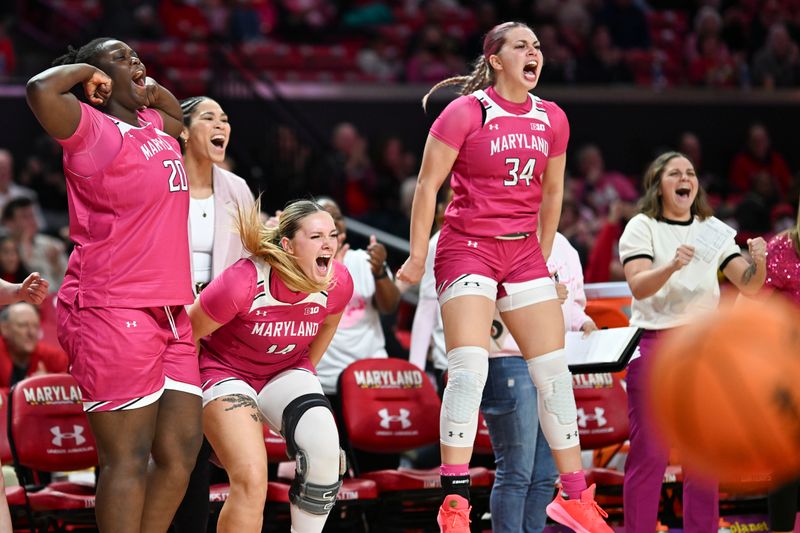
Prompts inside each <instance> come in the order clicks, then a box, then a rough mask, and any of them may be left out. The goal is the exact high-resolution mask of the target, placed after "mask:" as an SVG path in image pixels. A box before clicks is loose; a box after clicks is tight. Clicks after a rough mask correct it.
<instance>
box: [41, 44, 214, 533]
mask: <svg viewBox="0 0 800 533" xmlns="http://www.w3.org/2000/svg"><path fill="white" fill-rule="evenodd" d="M55 65H56V66H54V67H52V68H50V69H48V70H45V71H44V72H42V73H40V74H37V75H36V76H34V77H33V78H32V79H31V80H30V81H29V82H28V85H27V98H28V104H29V105H30V107H31V109H32V110H33V113H34V114H35V115H36V118H37V119H38V120H39V122H40V123H41V125H42V126H43V127H44V129H45V130H46V131H47V133H49V134H50V135H51V136H52V137H54V138H55V139H56V140H57V141H58V142H59V144H61V146H62V147H63V150H64V156H63V160H64V174H65V176H66V180H67V194H68V197H69V208H70V209H69V211H70V213H69V215H70V238H71V239H72V240H73V241H74V243H75V248H74V250H73V252H72V254H71V255H70V258H69V265H68V268H67V273H66V276H65V278H64V283H63V285H62V286H61V289H60V290H59V293H58V306H57V314H58V337H59V341H60V342H61V345H62V346H63V347H64V348H65V349H66V351H67V353H68V355H69V359H70V373H71V374H72V376H73V377H74V378H75V380H76V381H77V382H78V385H79V386H80V388H81V392H82V394H83V401H84V409H85V410H86V412H87V415H88V418H89V424H90V426H91V428H92V432H93V433H94V436H95V440H96V442H97V452H98V458H99V474H98V482H97V498H96V518H97V525H98V527H99V529H100V531H102V532H104V533H106V532H119V533H140V532H147V533H150V532H164V531H166V530H167V528H168V527H169V524H170V521H171V520H172V516H173V514H174V513H175V509H176V508H177V507H178V504H179V503H180V500H181V497H182V496H183V493H184V491H185V490H186V484H187V482H188V479H189V474H190V472H191V471H192V467H193V466H194V462H195V458H196V457H197V452H198V450H199V448H200V442H201V439H202V430H201V426H200V412H201V399H200V397H201V395H202V392H201V390H200V373H199V367H198V361H197V355H196V352H195V346H194V343H193V341H192V332H191V325H190V322H189V318H188V315H187V312H186V310H185V308H184V306H186V305H188V304H190V303H192V300H193V294H192V275H191V269H190V261H189V232H188V227H187V222H188V215H189V186H188V183H187V178H186V171H185V169H184V166H183V158H182V157H181V153H180V147H179V146H178V142H177V140H176V138H177V137H178V135H179V134H180V132H181V130H182V129H183V123H182V114H181V108H180V105H179V104H178V101H177V100H176V99H175V97H174V96H173V95H172V94H171V93H170V92H169V91H168V90H166V89H165V88H164V87H162V86H161V85H159V84H158V83H156V82H155V81H154V80H152V79H151V78H148V77H147V74H146V70H145V66H144V65H143V64H142V62H141V60H139V57H138V56H137V55H136V52H135V51H134V50H132V49H131V48H130V47H129V46H128V45H127V44H125V43H124V42H122V41H118V40H116V39H112V38H107V37H103V38H98V39H94V40H92V41H90V42H89V43H87V44H86V45H84V46H82V47H81V48H79V49H74V48H70V49H69V52H68V53H67V54H66V55H64V56H62V57H60V58H58V59H57V60H56V61H55ZM76 85H83V89H84V94H85V96H86V99H87V100H88V102H89V103H88V104H87V103H84V102H81V101H80V100H78V98H76V97H75V96H74V95H73V94H72V92H71V91H72V89H73V87H75V86H76Z"/></svg>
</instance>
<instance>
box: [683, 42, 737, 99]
mask: <svg viewBox="0 0 800 533" xmlns="http://www.w3.org/2000/svg"><path fill="white" fill-rule="evenodd" d="M697 48H698V50H697V51H698V53H697V55H696V56H695V57H694V58H693V59H692V60H691V62H690V63H689V81H690V82H691V83H692V84H694V85H700V86H703V87H734V86H736V84H737V82H738V78H737V68H736V62H735V61H734V60H733V58H732V57H731V55H730V54H729V53H728V49H727V47H726V46H725V44H724V43H723V42H722V41H721V40H720V38H719V37H718V36H717V35H702V36H701V37H700V38H699V39H698V40H697Z"/></svg>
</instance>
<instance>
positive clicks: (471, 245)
mask: <svg viewBox="0 0 800 533" xmlns="http://www.w3.org/2000/svg"><path fill="white" fill-rule="evenodd" d="M467 246H469V247H470V248H477V247H478V242H477V241H467Z"/></svg>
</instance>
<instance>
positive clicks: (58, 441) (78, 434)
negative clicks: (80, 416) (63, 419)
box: [50, 424, 86, 447]
mask: <svg viewBox="0 0 800 533" xmlns="http://www.w3.org/2000/svg"><path fill="white" fill-rule="evenodd" d="M50 433H52V434H53V440H52V443H53V444H54V445H56V446H58V447H63V446H64V444H63V443H64V439H75V445H76V446H80V445H81V444H83V443H84V442H86V437H84V436H83V426H79V425H77V424H76V425H73V426H72V433H62V432H61V427H60V426H53V427H51V428H50Z"/></svg>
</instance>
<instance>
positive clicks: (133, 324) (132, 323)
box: [125, 320, 136, 328]
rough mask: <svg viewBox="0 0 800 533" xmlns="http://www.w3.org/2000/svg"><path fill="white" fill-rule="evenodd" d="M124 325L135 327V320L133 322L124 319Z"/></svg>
mask: <svg viewBox="0 0 800 533" xmlns="http://www.w3.org/2000/svg"><path fill="white" fill-rule="evenodd" d="M125 327H126V328H135V327H136V321H135V320H134V321H133V322H127V321H126V322H125Z"/></svg>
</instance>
